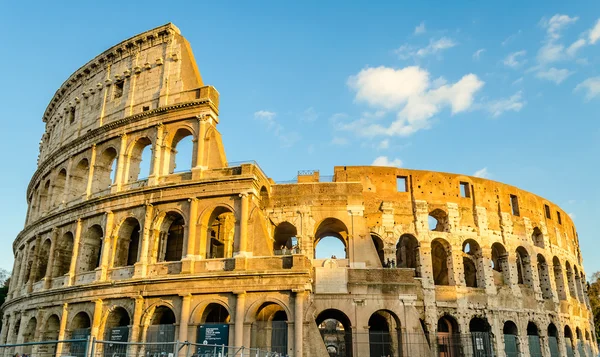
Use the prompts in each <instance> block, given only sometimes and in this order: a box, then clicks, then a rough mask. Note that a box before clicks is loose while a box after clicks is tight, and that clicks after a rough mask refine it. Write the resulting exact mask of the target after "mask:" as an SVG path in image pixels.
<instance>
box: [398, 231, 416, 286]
mask: <svg viewBox="0 0 600 357" xmlns="http://www.w3.org/2000/svg"><path fill="white" fill-rule="evenodd" d="M396 262H397V265H398V268H408V269H415V276H417V277H419V276H421V274H420V269H419V267H420V261H419V241H417V238H415V237H414V236H413V235H411V234H403V235H401V236H400V239H398V243H396Z"/></svg>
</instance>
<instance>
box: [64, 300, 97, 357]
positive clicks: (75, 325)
mask: <svg viewBox="0 0 600 357" xmlns="http://www.w3.org/2000/svg"><path fill="white" fill-rule="evenodd" d="M91 326H92V324H91V321H90V317H89V315H88V314H87V313H85V312H83V311H81V312H79V313H77V315H75V316H74V317H73V320H71V326H70V328H69V333H68V336H67V338H68V339H73V340H79V339H82V340H85V339H87V338H88V336H89V335H90V332H91ZM86 345H87V344H86V342H73V343H71V346H70V352H71V354H70V355H71V356H76V357H84V356H86V352H87V351H86Z"/></svg>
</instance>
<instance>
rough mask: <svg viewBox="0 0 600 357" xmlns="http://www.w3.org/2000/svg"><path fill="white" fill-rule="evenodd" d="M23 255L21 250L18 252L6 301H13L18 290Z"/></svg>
mask: <svg viewBox="0 0 600 357" xmlns="http://www.w3.org/2000/svg"><path fill="white" fill-rule="evenodd" d="M23 254H24V252H21V251H20V250H17V254H15V261H14V262H13V270H12V271H13V273H12V274H11V276H12V277H14V278H11V279H10V284H9V286H8V296H7V297H6V300H10V299H12V297H13V295H14V293H15V288H18V286H19V285H18V284H19V276H20V275H21V267H22V266H23Z"/></svg>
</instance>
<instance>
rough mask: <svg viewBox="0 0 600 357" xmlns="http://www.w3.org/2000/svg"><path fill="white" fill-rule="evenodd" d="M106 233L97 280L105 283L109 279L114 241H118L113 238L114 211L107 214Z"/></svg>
mask: <svg viewBox="0 0 600 357" xmlns="http://www.w3.org/2000/svg"><path fill="white" fill-rule="evenodd" d="M105 222H106V223H105V225H104V226H105V232H104V239H103V242H102V254H101V255H100V267H99V269H98V270H97V274H96V280H98V281H105V280H106V278H107V277H108V265H109V258H110V255H111V251H112V249H111V248H112V247H111V245H112V241H113V239H116V237H113V236H112V233H113V222H114V213H112V211H108V212H106V220H105Z"/></svg>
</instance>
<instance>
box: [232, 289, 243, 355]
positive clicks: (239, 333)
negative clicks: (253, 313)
mask: <svg viewBox="0 0 600 357" xmlns="http://www.w3.org/2000/svg"><path fill="white" fill-rule="evenodd" d="M233 293H234V294H235V295H237V298H236V301H235V325H234V338H233V344H234V346H235V347H238V348H239V347H241V346H243V345H244V311H245V309H246V306H245V305H246V292H245V291H234V292H233Z"/></svg>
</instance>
